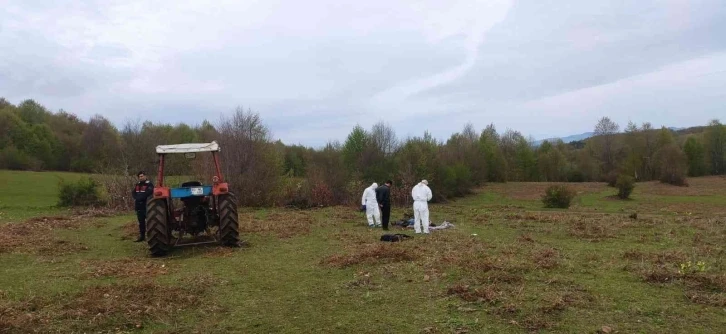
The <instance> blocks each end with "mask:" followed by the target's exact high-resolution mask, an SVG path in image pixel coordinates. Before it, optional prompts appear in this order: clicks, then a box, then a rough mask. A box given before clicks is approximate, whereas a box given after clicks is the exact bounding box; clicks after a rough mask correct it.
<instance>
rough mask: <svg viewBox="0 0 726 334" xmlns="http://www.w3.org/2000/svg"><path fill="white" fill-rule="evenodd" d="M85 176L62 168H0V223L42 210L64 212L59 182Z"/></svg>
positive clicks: (25, 216) (49, 212)
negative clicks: (49, 169)
mask: <svg viewBox="0 0 726 334" xmlns="http://www.w3.org/2000/svg"><path fill="white" fill-rule="evenodd" d="M83 176H86V175H84V174H78V173H62V172H20V171H7V170H0V184H2V185H3V187H2V192H0V223H2V222H7V221H11V222H13V221H19V220H24V219H27V218H29V217H33V216H37V215H39V214H54V213H62V212H63V210H60V209H57V208H54V206H55V205H56V204H57V203H58V185H59V183H60V182H61V181H67V182H73V181H77V180H78V179H80V178H81V177H83Z"/></svg>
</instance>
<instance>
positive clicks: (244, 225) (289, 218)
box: [239, 210, 314, 239]
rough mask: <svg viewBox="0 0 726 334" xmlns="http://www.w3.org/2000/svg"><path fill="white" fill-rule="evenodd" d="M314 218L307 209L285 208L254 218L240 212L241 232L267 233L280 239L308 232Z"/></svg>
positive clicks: (249, 214)
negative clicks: (263, 216) (262, 217)
mask: <svg viewBox="0 0 726 334" xmlns="http://www.w3.org/2000/svg"><path fill="white" fill-rule="evenodd" d="M313 223H314V220H313V218H312V217H311V216H310V213H309V212H308V211H297V210H285V211H280V212H274V213H271V214H269V215H268V216H267V217H265V218H264V219H255V218H254V215H253V214H252V213H244V214H240V217H239V228H240V233H241V234H243V235H244V234H267V235H274V236H276V237H278V238H281V239H287V238H292V237H295V236H299V235H305V234H308V233H310V230H311V228H312V226H313Z"/></svg>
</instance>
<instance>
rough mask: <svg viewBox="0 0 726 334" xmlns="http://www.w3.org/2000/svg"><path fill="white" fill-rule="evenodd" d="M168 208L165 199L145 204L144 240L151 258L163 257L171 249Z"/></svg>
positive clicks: (153, 200) (151, 200) (152, 200)
mask: <svg viewBox="0 0 726 334" xmlns="http://www.w3.org/2000/svg"><path fill="white" fill-rule="evenodd" d="M169 227H170V226H169V207H168V204H167V202H166V199H165V198H160V199H150V200H149V201H148V202H147V203H146V239H147V240H148V243H149V250H150V251H151V255H153V256H163V255H166V253H167V252H168V251H169V249H171V230H170V228H169Z"/></svg>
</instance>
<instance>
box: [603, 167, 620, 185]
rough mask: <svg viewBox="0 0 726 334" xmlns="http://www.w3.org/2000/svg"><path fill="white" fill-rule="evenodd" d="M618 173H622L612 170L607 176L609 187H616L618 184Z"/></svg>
mask: <svg viewBox="0 0 726 334" xmlns="http://www.w3.org/2000/svg"><path fill="white" fill-rule="evenodd" d="M618 175H620V174H619V173H618V172H616V171H612V172H610V173H608V174H607V175H606V176H605V182H606V183H607V184H608V186H609V187H615V186H616V185H617V183H618Z"/></svg>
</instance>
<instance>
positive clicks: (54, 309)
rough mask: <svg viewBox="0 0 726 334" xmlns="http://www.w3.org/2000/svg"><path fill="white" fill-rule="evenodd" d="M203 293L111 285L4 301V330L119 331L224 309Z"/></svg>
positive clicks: (1, 305) (200, 290) (0, 318)
mask: <svg viewBox="0 0 726 334" xmlns="http://www.w3.org/2000/svg"><path fill="white" fill-rule="evenodd" d="M203 293H204V287H203V286H194V287H193V288H192V287H188V288H177V287H168V286H162V285H157V284H151V283H140V284H112V285H106V286H94V287H90V288H88V289H86V290H84V291H82V292H81V293H78V294H75V295H61V296H54V297H53V298H49V297H31V298H29V299H26V300H22V301H18V302H0V315H2V316H0V328H2V329H3V331H4V332H8V333H38V332H41V333H48V332H61V333H70V332H114V331H115V332H119V331H126V330H136V329H140V328H143V326H144V323H147V322H158V321H161V322H166V323H169V322H173V321H174V318H175V316H176V315H177V314H180V313H182V312H184V311H186V310H195V311H196V312H220V311H222V310H221V309H220V308H219V307H217V306H215V305H213V304H209V303H208V301H207V300H206V299H204V298H203V297H202V294H203Z"/></svg>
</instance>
